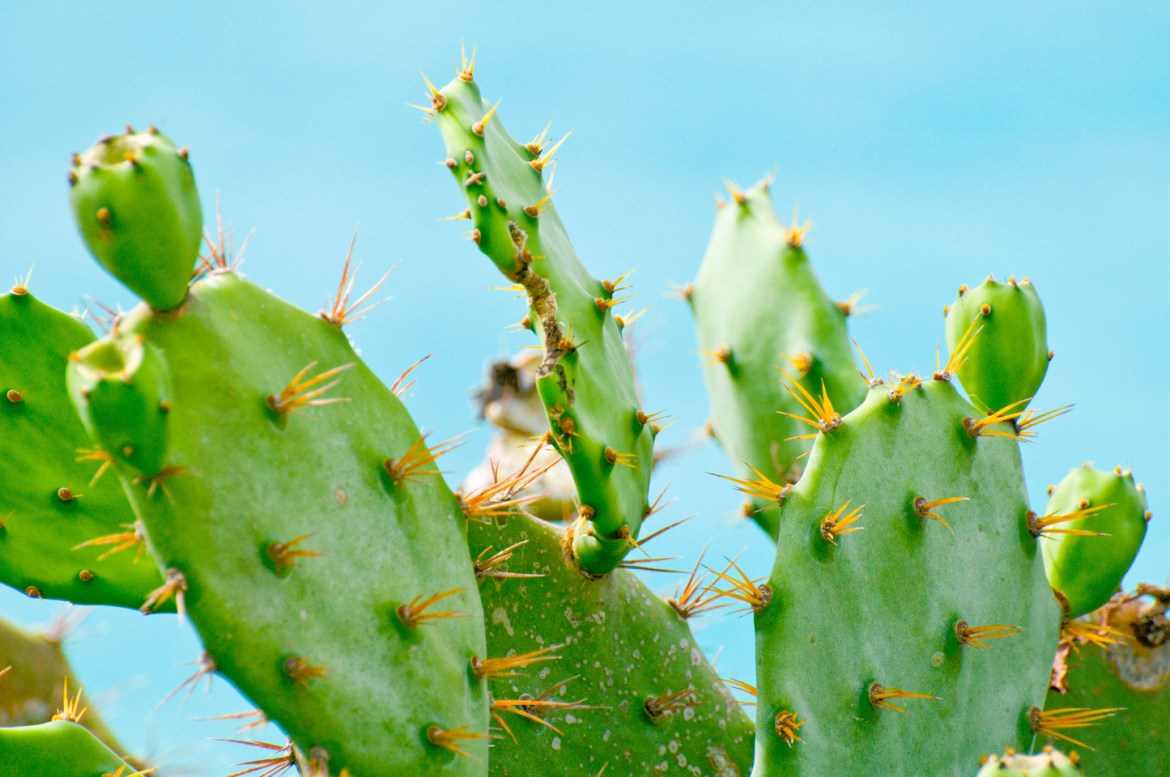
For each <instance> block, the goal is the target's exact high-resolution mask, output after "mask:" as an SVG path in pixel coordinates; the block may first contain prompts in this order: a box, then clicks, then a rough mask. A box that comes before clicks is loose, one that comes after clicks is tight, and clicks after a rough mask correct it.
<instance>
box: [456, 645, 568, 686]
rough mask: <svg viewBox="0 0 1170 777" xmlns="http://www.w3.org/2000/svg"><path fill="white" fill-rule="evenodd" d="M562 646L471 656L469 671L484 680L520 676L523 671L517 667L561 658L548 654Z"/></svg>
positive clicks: (520, 667) (478, 678)
mask: <svg viewBox="0 0 1170 777" xmlns="http://www.w3.org/2000/svg"><path fill="white" fill-rule="evenodd" d="M562 647H563V646H562V645H553V646H552V647H546V648H541V649H540V650H533V651H532V652H531V653H522V654H520V655H516V656H504V657H503V658H480V657H479V656H472V657H471V671H472V673H473V674H474V675H475V678H476V679H477V680H485V679H487V678H490V677H520V676H522V675H523V673H522V672H517V671H516V670H517V669H524V668H526V667H529V666H532V665H533V664H539V663H543V662H545V661H559V660H560V659H561V657H560V656H551V655H548V654H549V653H553V652H555V651H557V650H560V649H561V648H562Z"/></svg>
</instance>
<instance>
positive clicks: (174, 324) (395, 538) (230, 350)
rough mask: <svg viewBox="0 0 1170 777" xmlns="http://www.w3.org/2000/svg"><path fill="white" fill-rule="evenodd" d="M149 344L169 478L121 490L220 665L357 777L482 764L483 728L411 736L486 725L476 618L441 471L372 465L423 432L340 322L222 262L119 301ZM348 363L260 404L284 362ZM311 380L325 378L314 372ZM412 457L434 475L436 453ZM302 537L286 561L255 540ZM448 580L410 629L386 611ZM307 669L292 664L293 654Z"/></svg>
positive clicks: (466, 770)
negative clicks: (307, 387) (313, 672)
mask: <svg viewBox="0 0 1170 777" xmlns="http://www.w3.org/2000/svg"><path fill="white" fill-rule="evenodd" d="M122 331H123V333H124V336H129V337H133V336H135V335H141V336H143V337H145V338H146V340H147V341H148V342H149V343H151V344H152V345H154V346H156V347H158V348H159V349H160V351H161V352H162V353H163V354H164V355H165V358H166V361H167V366H168V369H169V371H170V374H171V380H172V385H173V390H174V401H173V408H172V410H171V412H170V414H169V415H168V418H167V422H168V424H169V425H170V440H171V444H170V455H169V459H168V462H167V463H168V466H169V467H182V468H184V473H183V474H182V475H176V476H174V477H171V478H169V479H168V480H167V481H165V485H166V489H167V490H168V491H169V494H167V493H164V491H163V489H162V488H161V487H159V488H158V489H157V490H156V492H155V493H154V495H153V496H151V495H149V493H148V491H147V488H146V484H139V485H137V486H135V487H134V488H133V498H134V501H135V505H136V508H137V510H138V511H139V513H140V514H141V515H142V518H143V520H144V521H145V523H146V526H147V530H148V534H149V540H150V546H151V550H152V551H153V553H154V554H155V555H156V556H157V557H158V559H159V562H160V565H161V567H162V568H163V569H176V570H178V571H179V572H181V573H182V574H183V575H184V576H185V580H186V584H187V593H186V606H187V611H188V613H189V614H190V617H191V620H192V622H193V623H194V624H195V626H196V627H197V628H198V630H199V633H200V635H201V637H202V638H203V641H204V645H205V646H206V649H207V651H208V652H209V653H210V655H211V656H212V658H213V659H214V660H215V662H216V664H217V665H218V668H219V671H220V672H221V673H222V674H223V675H225V676H226V677H227V678H229V679H230V680H231V681H232V682H233V683H234V684H235V685H236V686H237V687H239V688H240V690H242V691H243V692H244V693H245V694H246V695H247V696H249V697H250V698H251V699H252V700H253V701H254V702H255V703H256V704H257V705H258V706H259V707H260V708H261V709H263V710H264V712H265V714H266V715H267V716H268V717H269V718H270V719H272V720H274V721H276V722H278V723H279V724H280V725H281V727H282V728H283V729H285V730H286V731H287V732H288V733H289V735H290V736H291V737H292V738H293V740H294V741H296V742H297V743H298V744H299V745H300V746H301V747H302V749H304V750H305V751H306V752H307V751H309V750H311V749H312V748H313V747H322V748H324V750H325V751H326V752H327V753H328V754H329V763H330V766H331V768H332V769H333V770H334V771H339V770H340V769H342V768H343V767H348V768H349V769H350V770H351V771H352V772H353V773H354V774H356V775H391V774H438V773H444V774H445V773H451V774H460V775H481V774H484V773H485V772H486V769H487V742H486V740H483V739H480V740H472V741H464V742H461V743H457V744H459V745H460V747H461V748H462V749H464V750H465V751H467V752H468V753H469V754H470V756H471V757H469V758H464V757H460V756H457V755H455V754H453V753H451V752H448V751H447V750H444V749H440V748H437V747H435V746H433V745H431V744H429V743H428V742H427V741H426V738H425V732H426V730H427V729H428V728H429V727H431V726H439V727H440V728H442V729H444V730H451V729H455V728H458V727H460V726H466V727H468V730H469V731H470V732H473V733H479V734H483V733H485V732H486V730H487V694H486V692H485V689H484V687H483V683H481V682H478V681H476V680H474V678H472V677H471V676H470V672H469V662H470V660H471V657H472V656H473V655H479V656H482V655H484V649H485V648H484V637H483V622H482V617H481V611H480V607H479V601H478V597H477V596H476V595H475V578H474V576H473V574H472V567H471V560H470V558H469V556H468V551H467V545H466V541H465V528H464V518H463V515H462V512H461V510H460V507H459V505H458V503H457V501H456V500H455V498H454V497H453V495H452V494H451V492H450V491H449V490H448V489H447V487H446V485H445V484H444V482H443V479H442V477H441V476H439V475H437V474H436V475H430V476H419V477H417V478H416V479H411V480H409V481H405V482H404V484H398V483H395V482H394V481H393V480H392V479H391V478H390V477H389V476H388V475H387V471H386V469H385V468H384V466H383V462H384V461H385V460H386V459H387V458H400V457H402V456H403V455H404V454H405V453H406V452H407V450H408V449H409V448H410V446H411V445H412V444H414V443H415V442H416V441H417V440H418V438H419V436H420V435H419V431H418V428H417V427H416V426H415V425H414V422H413V421H412V420H411V419H410V417H409V415H408V414H407V412H406V410H405V408H404V407H403V406H402V404H401V402H400V401H399V400H398V399H397V398H396V397H395V396H394V395H393V394H392V393H391V392H390V391H389V390H387V388H386V387H385V386H384V385H383V384H382V383H381V382H380V381H379V380H378V379H377V378H376V377H375V376H374V374H373V373H372V372H370V371H369V369H367V368H366V367H365V366H364V365H363V364H361V362H360V360H359V359H358V357H357V356H356V354H355V353H354V352H353V350H352V348H351V347H350V345H349V343H348V341H347V338H346V336H345V334H344V333H343V332H342V331H340V330H339V329H338V328H337V327H335V326H333V325H332V324H330V323H328V322H326V321H324V320H322V319H321V318H319V317H317V316H312V315H310V314H308V313H305V312H303V311H300V310H298V309H296V308H295V307H293V306H291V305H289V304H287V303H285V302H283V301H281V300H279V299H277V298H276V297H274V296H272V295H271V294H269V293H268V292H265V291H263V290H261V289H259V288H258V287H256V286H254V285H252V284H250V283H248V282H247V281H245V280H243V279H242V278H240V277H238V276H236V275H231V274H216V275H213V276H211V277H210V278H208V279H207V280H204V281H201V282H199V283H197V284H196V285H195V286H194V287H193V288H192V290H191V293H190V295H189V296H188V298H187V300H186V301H185V302H184V304H183V306H182V307H181V308H179V309H178V310H176V311H174V312H171V313H154V312H152V311H151V310H150V309H149V308H146V307H144V306H140V307H139V308H137V309H136V310H135V311H133V312H131V313H130V314H128V315H127V317H126V320H125V322H124V324H123V327H122ZM310 364H315V366H313V367H311V368H310V370H309V371H308V373H307V375H306V377H311V376H315V375H317V374H318V373H320V372H323V371H325V370H328V369H332V368H336V367H341V366H343V365H347V364H353V365H354V366H353V368H352V369H349V370H347V371H345V372H342V373H340V374H339V375H338V376H337V378H338V380H339V383H338V385H337V386H335V387H333V388H331V389H329V390H328V391H327V392H326V393H325V394H324V395H322V396H321V397H320V398H321V399H344V400H346V401H342V402H337V403H334V404H327V405H319V406H303V407H299V408H294V409H293V410H291V411H289V412H288V413H287V414H286V415H284V416H283V417H281V416H279V415H278V414H276V413H274V412H273V411H272V410H271V409H270V407H269V404H268V400H267V398H268V397H269V396H270V395H272V394H274V393H279V392H280V391H281V390H282V389H283V388H284V387H285V386H286V385H287V384H288V383H289V381H290V380H292V378H293V376H295V375H296V374H297V373H298V372H300V371H301V370H302V369H303V368H305V367H306V366H308V365H310ZM317 385H318V387H319V386H321V385H323V384H317ZM426 469H431V470H433V469H434V467H433V465H432V466H431V467H427V468H426ZM302 535H309V536H308V537H307V538H306V539H304V540H303V541H302V542H301V543H300V544H298V545H296V546H295V549H297V550H307V551H314V552H318V553H320V555H319V556H316V557H307V558H299V559H294V560H293V561H295V565H294V566H291V567H286V568H285V569H283V570H280V569H278V568H277V566H276V565H274V564H273V560H272V558H271V557H270V554H269V548H270V546H271V545H272V544H273V543H285V542H290V541H292V540H294V539H296V538H298V537H301V536H302ZM452 589H461V591H460V593H458V594H456V595H453V596H451V597H449V598H446V599H444V600H443V601H442V602H440V603H439V604H438V605H436V606H435V607H434V608H433V609H432V612H437V611H454V612H458V613H461V614H463V615H465V616H467V617H460V618H448V619H442V620H437V621H433V622H430V623H425V624H422V625H419V626H418V627H417V628H416V629H414V630H410V629H406V628H405V627H404V626H403V625H402V623H401V621H400V620H399V619H398V617H397V615H396V611H397V608H398V607H400V606H401V605H404V604H407V603H409V602H411V601H412V600H414V599H415V598H418V597H422V598H425V597H429V596H431V595H434V594H438V593H441V592H444V591H449V590H452ZM290 660H291V661H296V660H302V661H303V662H304V665H305V666H306V667H320V670H319V673H322V674H323V675H324V676H322V677H311V676H307V675H304V674H302V675H300V676H299V678H298V677H297V676H296V674H297V673H296V672H292V673H290V672H289V671H288V666H289V663H288V662H289V661H290Z"/></svg>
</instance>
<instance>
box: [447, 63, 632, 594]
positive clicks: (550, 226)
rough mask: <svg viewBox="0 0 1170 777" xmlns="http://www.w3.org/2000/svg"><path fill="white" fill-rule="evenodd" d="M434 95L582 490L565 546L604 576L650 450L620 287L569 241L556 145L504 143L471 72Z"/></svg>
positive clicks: (627, 533) (561, 446)
mask: <svg viewBox="0 0 1170 777" xmlns="http://www.w3.org/2000/svg"><path fill="white" fill-rule="evenodd" d="M464 72H465V73H466V72H467V71H464ZM432 97H433V103H434V109H433V112H434V119H435V122H436V123H437V124H438V126H439V129H440V130H441V131H442V135H443V140H444V143H445V144H446V147H447V155H448V160H447V167H448V168H450V170H451V172H452V174H453V175H454V176H455V179H456V181H457V182H458V183H459V186H460V188H461V189H462V190H463V191H464V193H465V195H466V196H467V200H468V204H469V207H468V210H467V212H466V216H467V217H468V218H469V219H470V220H471V222H472V226H473V230H472V238H473V240H475V242H476V243H477V244H478V245H479V248H480V251H482V252H483V253H484V254H486V255H487V256H488V257H489V258H490V259H491V260H492V261H493V262H494V263H495V264H496V266H497V268H499V270H500V271H501V272H502V273H503V274H504V275H505V276H507V277H508V278H509V279H510V280H512V281H513V282H514V283H516V284H518V285H519V286H521V287H523V289H524V290H525V291H526V292H527V294H528V301H529V304H530V306H531V313H530V316H529V319H530V322H531V324H532V326H533V327H534V328H535V331H537V332H539V334H540V337H541V341H542V343H543V349H544V358H543V360H542V362H541V364H540V366H539V368H538V369H537V379H536V383H537V390H538V391H539V393H540V396H541V399H542V400H543V401H544V405H545V409H546V412H547V414H548V420H549V424H550V429H551V432H552V436H553V442H554V444H555V445H556V447H557V450H558V451H559V452H560V453H561V455H562V456H564V458H565V460H566V461H567V462H568V464H569V469H570V470H571V471H572V473H573V479H574V481H575V483H576V485H577V493H578V496H579V498H580V508H579V510H580V516H581V524H580V526H579V527H578V529H577V530H576V531H575V533H574V536H573V537H572V542H571V543H570V545H571V549H572V551H573V555H574V557H575V558H576V559H577V563H579V564H580V566H581V568H582V569H583V570H584V571H585V572H586V573H589V574H595V575H596V574H604V573H606V572H609V571H611V570H613V569H614V568H615V567H616V566H617V565H618V564H619V563H620V562H621V560H622V558H624V557H625V555H626V554H627V553H628V552H629V551H630V549H631V548H632V547H633V543H632V539H633V538H636V537H637V536H638V529H639V527H640V525H641V522H642V516H643V514H644V513H645V511H646V508H647V493H648V490H649V484H650V469H651V466H652V463H653V462H652V456H653V447H654V431H653V424H652V423H650V422H649V421H648V418H647V416H646V414H644V413H642V412H641V411H642V408H641V406H640V404H639V402H638V396H637V392H636V390H635V385H634V376H633V368H632V366H631V364H630V358H629V356H628V354H627V353H626V349H625V345H624V343H623V342H622V334H621V326H620V325H619V323H618V321H617V320H616V319H615V316H614V315H613V313H612V311H611V308H612V307H613V306H614V305H616V304H618V303H619V301H620V300H621V298H620V294H621V291H620V289H619V287H620V286H621V284H620V283H617V282H602V281H599V280H597V279H596V278H594V277H592V276H591V275H590V274H589V272H588V271H587V270H586V269H585V267H584V266H583V265H582V264H581V262H580V260H579V259H578V258H577V255H576V253H575V252H574V250H573V247H572V245H571V244H570V243H569V238H568V236H567V234H566V233H565V229H564V227H563V226H562V224H561V221H560V218H559V217H558V216H557V212H556V208H555V207H554V206H553V204H552V201H551V197H552V193H551V192H550V191H549V190H548V189H546V183H545V180H544V168H546V167H548V166H550V158H549V156H550V154H552V153H553V152H554V151H555V148H545V147H544V142H543V140H542V139H538V140H537V141H533V143H530V144H528V145H527V146H526V145H523V144H520V143H518V142H516V141H515V140H513V139H512V138H511V137H510V136H509V135H508V133H507V132H506V131H505V130H504V128H503V124H502V121H501V120H500V118H499V117H498V116H496V113H495V107H494V106H491V105H488V104H487V103H485V102H484V100H483V98H482V97H481V96H480V93H479V87H478V86H477V85H476V84H475V83H474V82H473V81H472V80H471V77H470V75H468V76H467V78H464V77H462V76H461V77H459V78H456V79H455V80H454V81H452V82H451V83H450V84H448V85H447V86H445V87H443V89H442V90H438V91H435V92H434V93H433V95H432Z"/></svg>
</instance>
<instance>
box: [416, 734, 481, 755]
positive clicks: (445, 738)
mask: <svg viewBox="0 0 1170 777" xmlns="http://www.w3.org/2000/svg"><path fill="white" fill-rule="evenodd" d="M489 738H490V737H488V735H487V734H476V733H475V732H473V731H468V730H467V726H459V727H458V728H452V729H444V728H441V727H439V726H431V727H430V728H428V729H427V741H428V742H430V743H431V744H432V745H434V746H435V747H441V748H443V749H444V750H450V751H451V752H452V753H454V754H455V755H461V756H463V757H464V758H471V754H470V753H468V752H466V751H465V750H463V749H462V748H460V746H459V745H460V743H461V742H463V741H465V740H473V739H489Z"/></svg>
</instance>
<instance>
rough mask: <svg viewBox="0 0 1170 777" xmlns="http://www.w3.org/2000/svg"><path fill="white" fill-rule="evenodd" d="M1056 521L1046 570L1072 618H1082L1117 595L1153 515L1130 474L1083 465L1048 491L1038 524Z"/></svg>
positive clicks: (1046, 546)
mask: <svg viewBox="0 0 1170 777" xmlns="http://www.w3.org/2000/svg"><path fill="white" fill-rule="evenodd" d="M1058 518H1059V519H1060V526H1059V527H1054V528H1053V531H1052V533H1050V534H1046V535H1045V536H1044V537H1043V538H1042V539H1041V548H1042V549H1043V556H1044V567H1045V569H1046V570H1047V572H1048V580H1049V582H1051V583H1052V587H1053V588H1055V589H1056V590H1057V591H1059V592H1060V595H1061V597H1062V601H1063V602H1064V603H1066V605H1067V607H1068V617H1070V618H1078V617H1080V616H1081V615H1084V614H1085V613H1087V612H1089V611H1091V610H1095V609H1097V608H1098V607H1101V606H1102V605H1104V604H1105V603H1106V602H1108V601H1109V598H1110V597H1111V596H1113V594H1114V593H1116V592H1117V589H1118V587H1119V586H1120V585H1121V579H1122V578H1123V577H1124V576H1125V573H1126V572H1128V571H1129V567H1130V565H1131V564H1133V560H1134V557H1136V556H1137V552H1138V548H1140V547H1141V544H1142V539H1144V538H1145V536H1146V524H1147V523H1148V522H1149V520H1150V512H1149V510H1147V509H1146V495H1145V491H1144V490H1143V488H1142V485H1141V483H1136V484H1135V483H1134V480H1133V473H1132V472H1130V471H1129V470H1122V469H1121V467H1118V468H1117V469H1116V470H1114V471H1113V472H1101V471H1098V470H1095V469H1093V467H1092V466H1091V465H1089V464H1085V465H1084V466H1081V467H1075V468H1074V469H1073V470H1072V471H1070V472H1069V473H1068V475H1066V476H1065V478H1064V480H1062V481H1060V483H1058V484H1057V485H1056V486H1054V487H1053V488H1052V489H1050V490H1049V497H1048V508H1047V510H1046V511H1045V517H1044V518H1037V519H1035V520H1037V521H1056V520H1057V519H1058Z"/></svg>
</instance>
